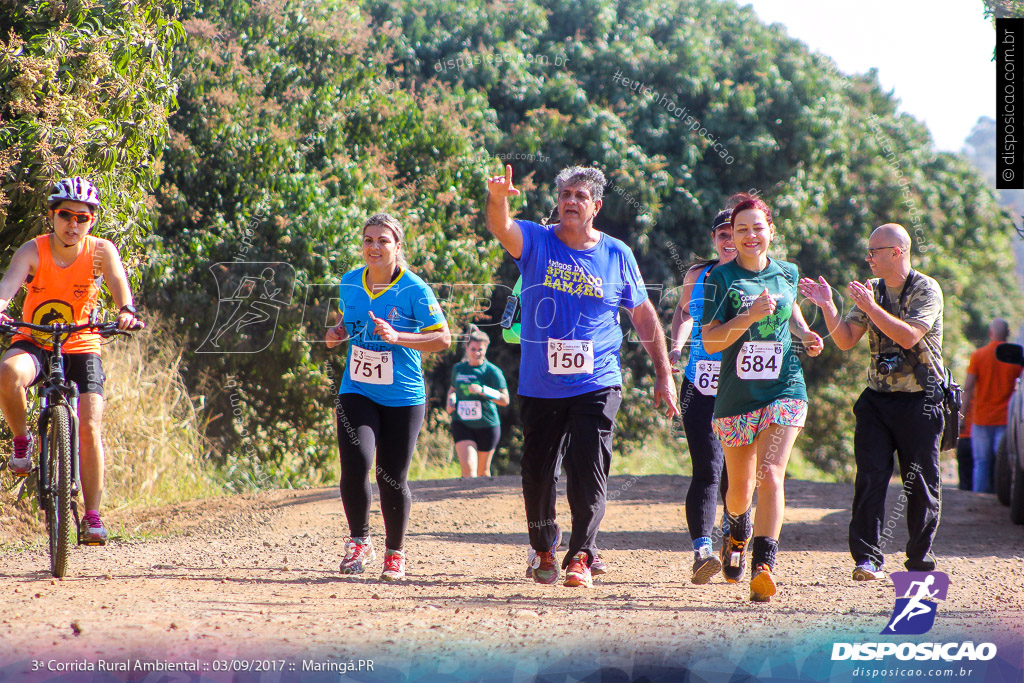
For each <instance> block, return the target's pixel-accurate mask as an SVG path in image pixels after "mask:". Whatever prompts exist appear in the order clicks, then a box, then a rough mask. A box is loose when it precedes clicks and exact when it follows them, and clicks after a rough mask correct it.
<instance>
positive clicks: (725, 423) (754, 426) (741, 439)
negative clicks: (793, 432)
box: [711, 398, 807, 446]
mask: <svg viewBox="0 0 1024 683" xmlns="http://www.w3.org/2000/svg"><path fill="white" fill-rule="evenodd" d="M806 421H807V401H802V400H800V399H798V398H780V399H779V400H778V401H775V402H773V403H769V404H768V405H766V406H765V407H764V408H758V409H757V410H754V411H751V412H749V413H743V414H742V415H732V416H730V417H716V418H715V419H714V420H712V421H711V428H712V429H713V430H714V432H715V436H717V437H718V439H719V441H721V442H722V445H723V446H748V445H750V444H752V443H754V439H756V438H757V435H758V434H760V433H761V432H763V431H764V430H765V429H767V428H768V426H769V425H771V424H778V425H783V426H785V427H803V426H804V422H806Z"/></svg>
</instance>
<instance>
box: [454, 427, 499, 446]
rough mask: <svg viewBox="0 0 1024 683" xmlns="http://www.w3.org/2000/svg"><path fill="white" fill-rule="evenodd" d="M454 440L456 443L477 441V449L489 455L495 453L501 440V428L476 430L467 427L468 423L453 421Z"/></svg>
mask: <svg viewBox="0 0 1024 683" xmlns="http://www.w3.org/2000/svg"><path fill="white" fill-rule="evenodd" d="M452 439H454V440H455V443H458V442H460V441H475V442H476V449H477V450H478V451H483V452H484V453H487V452H488V451H493V450H494V448H495V446H497V445H498V441H500V440H501V426H500V425H494V426H493V427H478V428H476V429H474V428H472V427H468V426H466V423H464V422H460V421H458V420H452Z"/></svg>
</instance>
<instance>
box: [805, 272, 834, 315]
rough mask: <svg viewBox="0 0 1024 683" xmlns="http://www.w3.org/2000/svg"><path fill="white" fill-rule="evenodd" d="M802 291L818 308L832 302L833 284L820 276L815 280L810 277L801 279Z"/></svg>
mask: <svg viewBox="0 0 1024 683" xmlns="http://www.w3.org/2000/svg"><path fill="white" fill-rule="evenodd" d="M800 293H801V294H803V295H804V296H805V297H806V298H807V299H809V300H810V301H811V303H813V304H815V305H816V306H817V307H818V308H825V307H826V306H828V305H829V304H830V303H832V285H830V284H829V283H828V282H826V281H825V278H824V277H821V276H819V277H818V281H817V282H815V281H814V280H812V279H811V278H809V277H805V278H801V279H800Z"/></svg>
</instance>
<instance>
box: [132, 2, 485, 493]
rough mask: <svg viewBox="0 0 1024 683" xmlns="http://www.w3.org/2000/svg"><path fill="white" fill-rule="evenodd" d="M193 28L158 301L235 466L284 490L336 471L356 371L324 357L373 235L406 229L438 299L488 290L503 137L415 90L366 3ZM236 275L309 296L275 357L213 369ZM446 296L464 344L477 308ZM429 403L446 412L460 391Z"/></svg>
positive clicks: (451, 101)
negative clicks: (363, 7) (380, 226)
mask: <svg viewBox="0 0 1024 683" xmlns="http://www.w3.org/2000/svg"><path fill="white" fill-rule="evenodd" d="M182 22H183V24H184V26H185V29H186V31H187V32H188V40H187V42H186V43H185V44H183V45H182V46H180V47H179V49H178V50H177V52H176V53H175V65H176V74H177V76H178V78H179V79H180V93H179V97H178V99H179V103H180V108H179V110H178V112H177V113H176V114H175V115H174V117H172V119H171V126H172V131H171V136H170V139H169V143H168V146H167V150H166V160H167V161H166V164H165V166H164V169H163V175H162V183H161V186H160V189H159V191H158V195H157V197H158V201H159V205H160V222H159V226H158V229H157V235H156V236H155V238H154V248H155V250H156V251H157V252H158V253H159V254H160V257H159V258H158V259H156V260H155V261H154V263H153V265H152V267H151V268H150V269H149V271H148V272H147V285H148V286H147V297H148V299H147V301H148V302H149V303H151V304H152V305H155V306H157V307H159V308H161V309H162V310H166V311H168V312H170V313H171V315H173V316H174V318H175V319H177V320H178V321H179V322H180V324H181V325H182V327H183V329H185V330H187V332H188V334H189V337H190V344H189V350H188V358H187V362H188V366H189V372H188V376H189V378H190V380H189V381H190V382H191V384H192V387H193V388H194V389H197V390H199V391H202V393H204V395H205V396H206V399H207V401H208V405H209V407H210V412H211V415H213V416H214V418H215V419H214V420H213V421H212V422H211V423H210V425H209V432H210V436H211V437H213V438H214V440H215V443H216V444H217V450H218V453H219V455H220V456H221V457H223V458H228V457H229V456H230V455H231V454H234V455H235V456H238V455H240V454H241V455H245V454H248V456H246V457H245V458H244V459H245V462H240V463H237V464H238V467H240V468H241V469H240V471H242V472H248V475H247V476H257V475H258V474H259V473H258V472H257V473H254V472H252V471H250V470H249V469H246V468H257V469H260V470H261V471H263V472H264V473H265V474H266V473H271V474H273V475H274V476H276V477H278V481H280V482H281V483H288V482H299V481H308V480H310V479H315V478H316V476H318V475H317V471H318V470H319V469H320V468H322V467H323V466H324V464H325V463H326V462H328V461H329V460H333V458H334V457H336V456H334V445H333V443H334V428H333V426H332V421H333V414H332V401H331V392H332V383H333V382H334V381H336V380H337V378H339V377H340V376H341V375H340V373H341V372H342V368H341V367H340V364H339V354H328V353H326V352H325V350H324V349H323V345H322V344H320V343H319V340H322V339H323V335H324V331H325V329H326V326H327V320H328V315H329V312H330V311H332V310H334V309H336V305H337V304H336V299H337V290H336V286H337V283H338V280H339V279H340V277H341V275H342V274H343V273H344V272H345V271H347V270H349V269H350V268H352V267H355V266H358V265H360V264H361V263H362V260H361V256H360V253H361V252H360V233H359V231H360V228H361V226H362V222H363V220H364V219H365V217H366V216H368V215H369V214H371V213H373V212H375V211H379V210H387V211H389V212H391V213H393V214H395V215H396V216H397V217H399V219H400V220H402V222H403V223H404V224H405V225H406V228H407V241H408V244H407V245H406V246H407V252H408V256H409V260H410V262H411V264H412V267H413V269H414V270H416V272H418V273H419V274H420V275H421V276H423V277H424V279H425V280H427V281H428V282H432V283H442V282H443V283H459V282H468V283H475V282H483V283H486V282H489V280H490V276H491V272H492V270H493V268H494V266H495V264H496V263H497V261H498V248H497V247H496V246H495V245H493V244H491V243H490V242H489V241H483V240H481V239H480V235H481V232H482V230H483V226H482V221H480V220H479V217H478V212H479V207H480V206H481V200H482V188H484V186H485V183H484V172H485V168H486V166H487V164H488V157H487V156H486V154H485V153H484V151H483V147H482V140H483V138H484V137H485V136H486V135H488V134H489V135H491V136H494V137H496V133H495V132H494V129H493V123H492V122H491V121H489V120H488V119H487V118H486V117H484V118H479V119H474V115H472V114H467V113H466V112H473V111H477V112H479V111H481V110H482V109H483V104H484V101H483V98H482V97H481V96H479V95H478V94H476V93H467V92H462V91H458V90H453V89H451V88H449V87H447V86H443V85H440V84H434V85H427V86H425V87H423V88H417V89H415V90H412V89H405V88H402V87H400V84H399V83H398V82H397V81H396V80H395V79H394V78H392V77H390V76H389V75H388V72H387V64H388V60H389V55H388V53H387V51H386V50H385V49H383V48H382V45H381V44H382V43H383V42H384V35H383V34H382V33H379V32H376V31H373V30H371V27H370V26H369V25H368V23H367V21H366V18H365V17H364V16H363V15H362V14H361V13H360V12H359V10H358V8H357V7H356V6H355V5H354V4H353V3H350V2H344V1H340V0H321V1H317V2H312V1H306V2H290V3H283V2H262V3H255V4H254V3H251V2H248V0H220V1H216V2H209V3H203V4H202V6H196V7H192V8H189V9H188V10H186V11H185V12H184V13H183V14H182ZM235 262H258V263H261V264H263V263H271V264H283V265H282V266H281V267H280V268H278V272H286V273H287V274H288V276H287V277H286V278H285V279H284V280H287V281H284V280H282V281H280V282H275V286H280V285H281V284H282V282H283V284H284V285H285V287H284V289H285V290H286V291H287V290H288V289H289V288H290V287H291V285H292V284H294V285H295V294H294V296H293V297H292V298H291V300H290V301H288V302H287V304H286V305H284V306H282V307H281V309H280V311H279V317H278V318H277V321H276V332H275V334H274V337H273V342H272V343H271V344H270V345H269V347H268V348H266V349H265V350H262V351H260V352H259V353H197V351H199V350H201V348H200V345H201V343H202V342H203V341H204V339H206V338H207V337H208V335H209V334H210V332H211V330H212V329H213V326H214V325H215V324H216V321H217V318H216V313H217V308H218V306H217V304H218V298H219V293H218V289H217V285H218V283H217V281H216V280H215V277H214V276H215V275H217V273H218V270H219V272H220V273H221V274H224V272H226V271H229V270H232V269H233V268H234V269H236V270H237V268H236V267H235V266H232V265H230V264H232V263H235ZM218 263H220V264H225V265H220V266H214V265H213V264H218ZM211 267H213V268H214V271H215V272H210V270H209V269H210V268H211ZM262 268H264V266H263V265H258V266H253V270H254V273H259V271H260V270H261V269H262ZM242 270H243V271H244V269H242ZM244 272H248V271H244ZM292 274H293V275H292ZM233 282H234V281H233ZM231 286H232V287H233V286H234V284H232V285H231ZM439 295H440V296H442V297H446V298H447V300H448V301H447V303H448V306H449V307H448V309H447V312H448V314H449V318H450V322H452V323H453V327H454V326H455V323H456V322H458V321H459V320H460V319H461V318H463V317H465V315H467V313H466V312H465V310H466V309H465V307H466V306H468V305H469V302H470V291H469V289H468V288H458V287H448V288H446V289H445V290H444V291H440V292H439ZM271 326H272V327H274V326H275V325H274V324H273V323H271ZM436 362H438V359H437V356H428V357H427V363H428V367H429V366H430V364H432V363H436ZM224 378H230V380H231V384H230V386H229V387H225V385H224ZM430 391H431V402H432V403H431V405H432V406H434V405H435V404H437V405H439V402H440V401H443V398H444V388H436V387H431V389H430Z"/></svg>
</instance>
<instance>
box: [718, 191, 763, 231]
mask: <svg viewBox="0 0 1024 683" xmlns="http://www.w3.org/2000/svg"><path fill="white" fill-rule="evenodd" d="M729 203H730V204H733V208H732V216H731V217H730V218H729V222H730V223H735V222H736V216H737V214H739V213H740V212H741V211H749V210H750V209H759V210H761V211H762V212H764V217H765V218H766V219H767V220H768V225H774V223H773V222H772V210H771V208H769V206H768V205H767V204H765V203H764V201H763V200H762V199H761V198H760V197H755V196H754V195H752V194H747V193H746V192H740V193H738V194H734V195H733V196H731V197H729Z"/></svg>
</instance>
